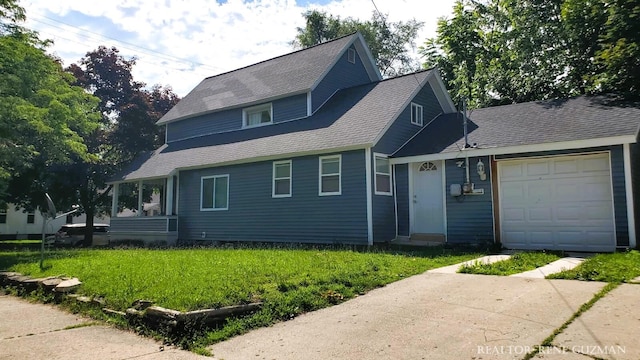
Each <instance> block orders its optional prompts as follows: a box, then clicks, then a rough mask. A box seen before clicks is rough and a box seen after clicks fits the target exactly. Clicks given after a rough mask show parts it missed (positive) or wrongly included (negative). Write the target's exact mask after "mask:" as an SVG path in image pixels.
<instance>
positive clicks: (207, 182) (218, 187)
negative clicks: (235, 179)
mask: <svg viewBox="0 0 640 360" xmlns="http://www.w3.org/2000/svg"><path fill="white" fill-rule="evenodd" d="M228 209H229V175H214V176H204V177H202V178H201V182H200V210H201V211H212V210H228Z"/></svg>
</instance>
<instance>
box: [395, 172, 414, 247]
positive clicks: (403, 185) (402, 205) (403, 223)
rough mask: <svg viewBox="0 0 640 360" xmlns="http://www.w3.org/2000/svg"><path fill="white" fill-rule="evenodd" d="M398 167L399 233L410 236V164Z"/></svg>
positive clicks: (396, 184)
mask: <svg viewBox="0 0 640 360" xmlns="http://www.w3.org/2000/svg"><path fill="white" fill-rule="evenodd" d="M395 167H396V179H395V181H396V183H395V186H396V197H397V199H398V200H397V201H398V235H400V236H409V235H410V234H409V165H407V164H398V165H395Z"/></svg>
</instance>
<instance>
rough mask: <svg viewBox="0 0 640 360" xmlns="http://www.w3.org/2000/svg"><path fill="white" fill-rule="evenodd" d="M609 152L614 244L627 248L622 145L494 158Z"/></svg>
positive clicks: (627, 234) (627, 233)
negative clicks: (614, 232) (614, 231)
mask: <svg viewBox="0 0 640 360" xmlns="http://www.w3.org/2000/svg"><path fill="white" fill-rule="evenodd" d="M602 151H610V153H611V164H610V166H611V184H612V187H613V211H614V213H615V219H614V220H615V227H616V244H617V246H620V247H626V246H629V227H628V220H627V219H628V218H627V197H626V189H625V179H624V155H623V150H622V145H616V146H610V147H598V148H589V149H576V150H560V151H547V152H536V153H526V154H509V155H500V156H496V159H509V158H524V157H533V156H556V155H569V154H586V153H590V152H602Z"/></svg>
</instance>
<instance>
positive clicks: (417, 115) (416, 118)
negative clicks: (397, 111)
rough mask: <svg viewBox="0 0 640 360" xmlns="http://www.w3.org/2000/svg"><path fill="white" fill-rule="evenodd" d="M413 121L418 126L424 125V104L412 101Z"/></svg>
mask: <svg viewBox="0 0 640 360" xmlns="http://www.w3.org/2000/svg"><path fill="white" fill-rule="evenodd" d="M411 123H412V124H413V125H418V126H422V124H423V123H424V121H423V119H422V105H418V104H416V103H411Z"/></svg>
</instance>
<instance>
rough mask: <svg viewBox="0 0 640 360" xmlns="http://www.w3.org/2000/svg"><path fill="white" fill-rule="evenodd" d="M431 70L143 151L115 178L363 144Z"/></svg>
mask: <svg viewBox="0 0 640 360" xmlns="http://www.w3.org/2000/svg"><path fill="white" fill-rule="evenodd" d="M432 71H433V70H429V71H421V72H418V73H413V74H409V75H405V76H400V77H397V78H393V79H387V80H383V81H379V82H375V83H371V84H366V85H361V86H356V87H352V88H348V89H343V90H339V91H338V92H337V93H336V94H335V95H334V96H333V97H332V98H331V99H330V100H329V101H328V102H327V103H326V104H325V105H324V106H323V107H321V108H320V110H319V111H317V112H316V113H315V114H313V115H312V116H310V117H308V118H305V119H303V120H295V121H289V122H284V123H277V124H273V125H269V126H263V127H257V128H251V129H245V130H238V131H231V132H226V133H220V134H213V135H207V136H202V137H198V138H192V139H188V140H182V141H176V142H172V143H170V144H165V145H163V146H162V147H161V148H159V149H158V150H156V151H155V152H153V153H147V154H143V155H141V156H140V157H139V158H138V159H136V160H135V161H134V163H132V164H131V166H130V167H129V168H128V169H126V171H125V172H124V173H123V174H121V175H120V176H118V177H117V178H116V179H114V181H131V180H133V179H147V178H154V177H164V176H167V175H169V174H171V173H172V172H173V171H175V170H177V169H192V168H198V167H207V166H221V165H225V164H231V163H243V162H245V163H246V162H254V161H261V160H267V159H277V158H284V157H289V156H300V155H302V154H311V153H317V154H319V153H326V152H332V151H341V150H344V149H364V148H365V147H369V146H372V145H373V144H374V142H375V141H377V139H378V138H379V136H380V134H381V133H383V132H384V131H385V130H386V129H387V128H388V126H389V123H390V122H393V121H394V120H395V118H396V117H397V114H399V113H400V111H401V109H402V108H403V107H404V106H406V104H407V102H408V101H409V100H410V99H411V98H412V97H413V96H414V95H415V93H416V91H417V88H418V87H420V86H421V84H424V83H425V82H426V79H427V78H429V77H430V76H431V72H432Z"/></svg>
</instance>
